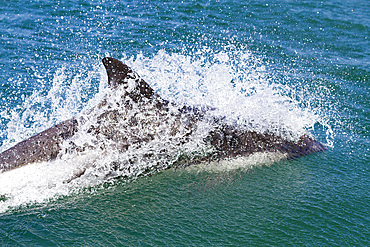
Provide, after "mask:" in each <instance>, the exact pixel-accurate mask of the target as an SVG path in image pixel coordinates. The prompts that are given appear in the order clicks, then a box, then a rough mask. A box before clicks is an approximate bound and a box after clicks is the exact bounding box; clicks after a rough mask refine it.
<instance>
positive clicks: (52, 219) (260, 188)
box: [0, 0, 370, 246]
mask: <svg viewBox="0 0 370 247" xmlns="http://www.w3.org/2000/svg"><path fill="white" fill-rule="evenodd" d="M369 13H370V3H369V2H368V1H344V0H342V1H325V2H318V1H276V2H275V1H246V2H245V3H237V2H234V1H211V2H207V1H197V2H188V3H186V2H185V3H182V2H181V1H173V2H170V1H157V2H156V1H147V2H120V3H117V2H109V1H106V2H95V1H78V2H74V1H68V2H59V1H43V2H41V1H11V2H5V1H3V2H2V3H1V4H0V24H1V25H0V31H1V32H0V37H1V38H0V44H1V45H0V96H1V97H0V123H1V124H0V150H5V149H6V148H9V147H11V146H12V145H14V144H15V143H17V142H19V141H21V140H23V139H25V138H27V137H29V136H31V135H33V134H35V133H37V132H40V131H42V130H44V129H46V128H48V127H50V126H52V125H54V124H56V123H59V122H61V121H63V120H65V119H69V118H71V117H73V116H75V115H76V114H78V113H79V112H80V111H81V110H83V109H85V107H87V106H89V105H94V103H95V100H96V99H99V95H100V94H101V93H102V92H104V90H105V88H106V81H105V77H104V73H105V72H104V71H103V68H102V65H101V62H100V60H101V58H103V57H104V56H112V57H116V58H118V59H121V60H123V61H126V62H127V63H128V64H129V65H130V66H132V67H133V68H134V69H135V70H136V71H137V72H138V73H139V74H141V75H142V76H143V77H144V78H145V80H146V81H148V82H149V83H150V84H151V86H152V87H153V88H154V89H155V90H157V92H158V93H160V94H161V95H162V96H163V97H164V98H167V99H170V100H173V101H180V102H188V103H190V104H206V105H212V106H216V107H219V108H221V109H224V112H226V115H228V116H229V117H232V116H233V114H234V112H238V113H239V114H245V115H248V114H255V115H254V116H255V119H256V121H257V123H258V124H260V125H261V126H266V128H270V127H271V126H270V123H275V120H276V119H277V118H279V123H280V124H281V126H285V127H287V128H290V129H294V131H299V130H300V129H307V130H308V131H310V132H311V133H312V134H313V135H314V136H316V138H317V139H318V140H320V141H321V142H323V143H324V144H325V145H327V146H328V151H327V152H325V153H320V154H314V155H310V156H307V157H303V158H301V159H298V160H291V161H280V162H276V163H273V164H271V163H263V162H262V164H261V163H258V162H257V163H254V162H253V161H248V162H247V163H246V164H245V166H244V167H242V168H240V166H239V164H238V168H235V169H232V168H231V169H225V170H209V169H208V170H207V169H205V170H204V169H201V168H194V169H176V170H175V169H169V170H166V171H162V172H159V173H156V174H153V175H152V176H150V177H139V178H137V179H135V178H132V179H129V180H124V179H115V180H114V179H113V180H111V179H110V180H101V181H98V182H96V181H89V180H88V179H86V180H83V181H81V184H80V185H79V186H77V187H68V186H67V185H63V184H62V183H59V182H58V181H57V180H53V179H52V177H57V175H56V173H57V172H58V174H59V173H63V169H62V170H57V171H56V170H54V171H53V169H49V170H42V171H41V174H35V173H28V170H22V169H23V168H22V169H19V170H21V171H20V172H19V174H18V175H17V174H16V175H13V177H11V180H6V179H8V178H7V177H5V176H4V175H5V174H3V175H0V185H1V187H0V191H1V193H4V194H6V195H4V196H3V197H0V210H1V211H0V243H1V245H2V246H141V245H144V246H147V245H149V246H150V245H151V246H162V245H169V246H368V245H369V244H370V213H369V209H368V207H369V204H370V195H369V191H370V182H369V179H368V178H369V174H370V173H369V164H370V162H369V126H370V124H369V106H370V102H369V89H368V88H369V86H368V83H369V64H370V56H369V55H370V51H369V47H370V42H369V34H370V30H369V26H370V17H369ZM233 90H234V91H233ZM235 90H236V92H235ZM231 94H232V96H233V97H230V96H229V95H231ZM231 101H232V103H229V102H231ZM238 102H241V103H240V105H238V104H237V103H238ZM248 104H249V105H248ZM245 106H249V107H245ZM228 109H230V111H228ZM266 119H267V120H266ZM266 122H267V123H266ZM66 166H67V164H66ZM67 168H68V166H67ZM22 172H23V173H22ZM22 174H23V175H22ZM21 175H22V176H21ZM17 176H18V177H17ZM1 180H2V181H1ZM41 180H42V181H41ZM8 181H9V182H8ZM22 181H27V183H28V184H26V185H23V184H22ZM4 191H6V193H5V192H4ZM1 193H0V194H1Z"/></svg>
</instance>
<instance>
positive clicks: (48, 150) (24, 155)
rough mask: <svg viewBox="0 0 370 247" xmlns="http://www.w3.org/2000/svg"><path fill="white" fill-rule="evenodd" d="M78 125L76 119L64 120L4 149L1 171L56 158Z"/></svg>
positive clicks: (1, 155) (1, 157)
mask: <svg viewBox="0 0 370 247" xmlns="http://www.w3.org/2000/svg"><path fill="white" fill-rule="evenodd" d="M77 125H78V123H77V120H76V119H70V120H67V121H64V122H62V123H59V124H57V125H55V126H53V127H51V128H50V129H47V130H45V131H43V132H41V133H39V134H36V135H34V136H32V137H30V138H29V139H27V140H24V141H22V142H20V143H18V144H17V145H15V146H14V147H12V148H10V149H8V150H6V151H4V152H3V153H1V154H0V172H5V171H9V170H12V169H15V168H18V167H21V166H24V165H27V164H30V163H35V162H42V161H50V160H53V159H55V158H56V157H57V156H58V154H59V152H60V150H61V147H60V145H61V143H62V142H63V141H64V140H67V139H68V138H70V137H71V136H73V135H74V133H75V132H76V131H77Z"/></svg>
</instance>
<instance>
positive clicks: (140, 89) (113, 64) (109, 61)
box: [102, 57, 160, 99]
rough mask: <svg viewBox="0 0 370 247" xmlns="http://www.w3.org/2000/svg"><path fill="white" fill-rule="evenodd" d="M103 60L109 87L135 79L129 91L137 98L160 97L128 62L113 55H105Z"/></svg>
mask: <svg viewBox="0 0 370 247" xmlns="http://www.w3.org/2000/svg"><path fill="white" fill-rule="evenodd" d="M102 61H103V64H104V67H105V69H106V70H107V74H108V85H109V87H112V88H115V87H118V86H119V85H121V84H127V81H128V80H129V79H133V80H135V86H134V88H132V89H131V91H130V92H129V94H130V95H131V96H133V97H134V98H136V99H138V98H140V97H145V98H149V99H152V98H157V99H160V96H159V95H158V94H157V93H156V92H155V91H154V90H153V89H152V88H151V87H150V86H149V85H148V84H147V83H146V82H145V81H144V80H143V79H141V78H140V76H138V75H137V74H136V73H135V72H134V71H133V70H132V69H131V68H130V67H129V66H127V65H126V64H124V63H122V62H121V61H119V60H117V59H115V58H111V57H105V58H103V60H102Z"/></svg>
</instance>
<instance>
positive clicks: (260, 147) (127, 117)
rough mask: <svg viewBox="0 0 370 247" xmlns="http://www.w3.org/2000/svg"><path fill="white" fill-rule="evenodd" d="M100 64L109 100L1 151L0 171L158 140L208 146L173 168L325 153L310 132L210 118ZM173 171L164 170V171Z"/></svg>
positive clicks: (114, 64)
mask: <svg viewBox="0 0 370 247" xmlns="http://www.w3.org/2000/svg"><path fill="white" fill-rule="evenodd" d="M102 62H103V65H104V67H105V69H106V72H107V75H108V89H109V92H108V93H107V95H106V96H105V98H104V99H103V100H102V101H101V102H100V103H99V104H98V105H97V106H96V107H94V108H93V109H90V110H88V111H86V112H83V113H82V114H80V116H76V117H75V118H72V119H69V120H66V121H64V122H61V123H59V124H57V125H55V126H53V127H51V128H49V129H47V130H45V131H43V132H41V133H39V134H36V135H34V136H32V137H30V138H29V139H26V140H24V141H22V142H20V143H18V144H16V145H15V146H13V147H12V148H9V149H8V150H6V151H4V152H2V153H1V154H0V173H2V172H7V171H10V170H13V169H16V168H19V167H22V166H25V165H27V164H31V163H37V162H43V161H53V160H56V159H60V158H62V157H73V156H67V155H68V154H71V153H76V154H79V153H84V152H86V151H87V150H103V151H104V150H116V151H117V152H118V153H124V152H127V151H128V150H129V149H130V148H132V147H136V148H140V147H142V146H143V145H146V144H148V143H152V144H153V143H158V142H162V143H164V145H162V146H161V148H162V149H163V150H161V152H162V151H163V152H162V153H164V155H165V153H166V151H168V150H167V149H166V146H173V147H179V148H177V149H176V148H175V149H172V150H177V151H179V150H180V149H181V147H184V146H185V145H186V144H187V143H192V142H194V143H195V146H197V145H198V146H202V147H203V148H204V147H206V148H205V150H207V151H206V152H203V153H202V155H193V156H186V158H184V156H183V155H175V156H174V157H176V158H175V159H173V160H172V161H171V164H172V166H174V165H185V166H187V165H190V164H195V163H199V162H203V161H206V162H207V161H215V160H220V159H225V158H232V157H239V156H249V155H252V154H254V153H257V152H276V153H280V154H283V155H284V157H285V158H286V159H296V158H299V157H301V156H305V155H308V154H311V153H317V152H322V151H325V150H326V147H325V146H324V145H323V144H321V143H320V142H319V141H317V140H315V139H314V138H313V137H311V136H310V135H309V134H308V133H305V134H303V135H301V136H300V137H299V138H297V139H295V140H291V139H287V138H284V137H283V136H281V135H278V134H276V133H269V132H263V133H260V132H258V131H256V130H253V129H251V128H246V127H245V126H244V127H243V126H240V125H238V124H234V123H230V122H229V121H226V120H225V117H217V116H215V115H214V114H213V115H212V114H211V113H212V111H213V110H214V109H213V108H212V107H195V106H183V105H176V103H170V102H169V101H167V100H164V99H162V98H161V97H160V96H159V95H158V94H157V93H156V92H155V91H154V90H153V89H152V88H151V87H150V86H149V84H148V83H146V82H145V81H144V80H143V79H142V78H141V77H140V76H139V75H138V74H137V73H136V72H134V71H133V70H132V69H131V68H130V67H129V66H127V65H126V64H124V63H122V62H121V61H119V60H117V59H114V58H110V57H105V58H103V59H102ZM153 145H154V144H153ZM154 146H155V145H154ZM154 146H153V147H154ZM163 146H164V148H163ZM179 152H180V153H181V150H180V151H179ZM166 157H167V156H166ZM130 162H133V161H130ZM112 165H114V164H113V163H112ZM128 165H129V164H128ZM169 167H171V166H169V165H167V166H163V168H164V169H165V168H169ZM81 174H83V172H81ZM81 174H80V175H81Z"/></svg>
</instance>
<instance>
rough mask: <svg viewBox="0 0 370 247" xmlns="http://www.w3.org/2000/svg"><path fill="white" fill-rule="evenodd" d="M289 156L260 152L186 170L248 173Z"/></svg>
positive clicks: (201, 164)
mask: <svg viewBox="0 0 370 247" xmlns="http://www.w3.org/2000/svg"><path fill="white" fill-rule="evenodd" d="M286 158H287V154H283V153H281V152H258V153H254V154H251V155H249V156H238V157H234V158H228V159H222V160H218V161H212V162H202V163H199V164H196V165H193V166H189V167H187V168H186V170H188V171H196V172H200V171H207V172H229V171H233V170H242V171H246V170H249V169H252V168H254V167H258V166H269V165H272V164H273V163H275V162H277V161H280V160H283V159H286Z"/></svg>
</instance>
